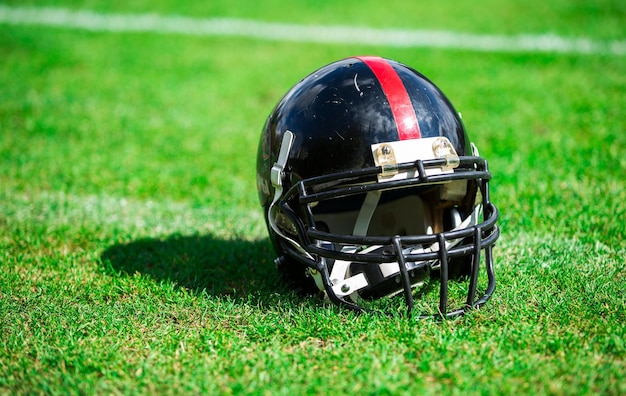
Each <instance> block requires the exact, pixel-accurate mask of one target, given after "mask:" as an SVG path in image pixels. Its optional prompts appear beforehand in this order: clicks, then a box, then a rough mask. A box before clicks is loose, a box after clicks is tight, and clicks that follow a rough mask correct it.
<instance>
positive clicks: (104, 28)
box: [0, 5, 626, 55]
mask: <svg viewBox="0 0 626 396" xmlns="http://www.w3.org/2000/svg"><path fill="white" fill-rule="evenodd" d="M0 23H2V24H12V25H40V26H53V27H60V28H71V29H81V30H89V31H98V32H151V33H160V34H181V35H194V36H224V37H248V38H254V39H262V40H275V41H291V42H307V43H329V44H358V45H371V46H387V47H407V48H408V47H422V48H424V47H431V48H453V49H465V50H471V51H483V52H556V53H573V54H612V55H626V39H625V40H614V41H599V40H594V39H590V38H584V37H580V38H567V37H561V36H558V35H554V34H540V35H538V34H520V35H514V36H502V35H486V34H472V33H459V32H453V31H447V30H399V29H374V28H366V27H352V26H321V25H296V24H285V23H270V22H263V21H254V20H244V19H229V18H208V19H202V18H190V17H181V16H163V15H157V14H108V13H107V14H103V13H97V12H93V11H86V10H83V11H75V10H70V9H66V8H33V7H8V6H4V5H0Z"/></svg>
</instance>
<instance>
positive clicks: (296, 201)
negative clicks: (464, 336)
mask: <svg viewBox="0 0 626 396" xmlns="http://www.w3.org/2000/svg"><path fill="white" fill-rule="evenodd" d="M490 179H491V173H490V172H489V170H488V167H487V161H486V160H485V159H484V158H482V157H480V155H479V153H478V150H477V149H476V147H475V145H473V144H472V143H471V142H470V141H469V139H468V136H467V133H466V131H465V128H464V126H463V123H462V121H461V117H460V114H459V113H457V111H456V110H455V109H454V107H453V106H452V104H451V103H450V101H449V100H448V99H447V98H446V96H445V95H444V94H443V93H442V92H441V90H440V89H439V88H437V86H435V84H434V83H432V82H431V81H430V80H429V79H428V78H426V77H425V76H424V75H422V74H420V73H419V72H417V71H416V70H414V69H412V68H411V67H409V66H406V65H404V64H401V63H399V62H396V61H393V60H389V59H384V58H380V57H375V56H360V57H353V58H346V59H343V60H339V61H337V62H334V63H331V64H329V65H327V66H324V67H322V68H320V69H318V70H317V71H315V72H313V73H311V74H310V75H308V76H307V77H305V78H304V79H302V80H301V81H300V82H299V83H297V84H296V85H295V86H294V87H293V88H291V89H290V90H289V91H288V92H287V93H286V94H285V96H284V97H283V98H282V99H281V100H280V101H279V102H278V104H277V105H276V107H275V108H274V109H273V111H272V112H271V114H270V115H269V117H268V119H267V121H266V123H265V126H264V128H263V132H262V136H261V140H260V144H259V148H258V157H257V187H258V194H259V200H260V203H261V205H262V206H263V209H264V214H265V221H266V224H267V229H268V231H269V237H270V240H271V242H272V244H273V246H274V249H275V251H276V254H277V258H276V260H275V263H276V265H277V266H278V268H279V269H280V270H281V271H282V273H283V274H284V275H285V279H287V280H289V282H290V283H291V284H293V285H295V286H296V287H297V288H298V289H300V290H301V291H304V292H317V293H318V294H320V295H323V296H325V298H327V299H329V300H330V301H332V302H334V303H336V304H339V305H342V306H346V307H348V308H350V309H354V310H358V311H361V310H374V311H381V310H382V311H391V312H396V311H398V308H399V307H402V306H404V304H403V303H401V302H400V303H398V299H400V300H401V301H405V302H406V307H407V310H408V312H409V313H412V312H414V311H415V310H416V308H417V307H416V306H417V305H419V306H420V307H419V311H420V316H438V317H442V316H443V317H452V316H457V315H460V314H463V313H465V312H466V311H467V310H469V309H473V308H477V307H479V306H481V305H482V304H484V303H485V302H486V301H487V300H488V299H489V298H490V297H491V295H492V293H493V291H494V289H495V277H494V269H493V255H492V247H493V245H494V243H495V242H496V240H497V238H498V236H499V230H498V227H497V225H496V221H497V218H498V210H497V209H496V207H495V206H494V205H493V204H492V203H491V201H490V198H489V189H488V183H489V180H490ZM481 268H483V269H482V270H481ZM452 281H454V282H452ZM396 295H397V296H398V297H394V296H396ZM429 295H430V296H431V297H428V296H429ZM387 297H389V298H387ZM379 301H384V302H379ZM390 301H391V302H390ZM401 310H402V311H403V310H404V308H402V309H401Z"/></svg>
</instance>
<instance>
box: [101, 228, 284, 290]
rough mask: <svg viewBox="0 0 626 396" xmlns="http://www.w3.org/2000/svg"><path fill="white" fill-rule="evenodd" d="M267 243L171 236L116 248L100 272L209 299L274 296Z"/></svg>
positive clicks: (274, 277) (273, 270)
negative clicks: (143, 278)
mask: <svg viewBox="0 0 626 396" xmlns="http://www.w3.org/2000/svg"><path fill="white" fill-rule="evenodd" d="M273 257H274V253H273V250H272V247H271V245H270V243H269V241H268V240H267V239H265V240H259V241H248V240H241V239H223V238H219V237H216V236H213V235H192V236H185V235H171V236H169V237H166V238H145V239H139V240H136V241H132V242H128V243H123V244H116V245H113V246H111V247H109V248H108V249H106V250H105V251H104V252H103V253H102V256H101V259H102V263H103V265H104V266H105V269H106V270H107V271H109V272H113V273H116V274H120V275H122V276H124V275H125V276H133V275H134V274H141V275H147V276H149V277H151V278H153V279H154V280H155V281H166V282H173V283H174V284H175V285H176V286H177V287H181V288H186V289H189V290H192V291H195V292H198V293H200V292H206V293H207V294H209V295H214V296H227V295H229V296H237V297H247V296H250V295H252V294H255V295H256V294H257V293H259V292H260V293H263V292H266V293H269V292H275V291H276V287H277V285H278V284H279V281H278V280H279V275H278V273H277V271H276V268H275V266H274V263H273V262H272V259H273Z"/></svg>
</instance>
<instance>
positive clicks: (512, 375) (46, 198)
mask: <svg viewBox="0 0 626 396" xmlns="http://www.w3.org/2000/svg"><path fill="white" fill-rule="evenodd" d="M213 3H214V2H191V3H189V2H177V1H169V0H157V1H135V2H132V4H128V5H123V4H119V5H117V4H115V5H114V4H113V3H112V2H109V1H99V0H92V1H84V2H79V1H69V0H64V1H43V0H42V1H6V0H5V1H3V2H2V3H1V4H0V6H1V7H0V14H2V13H3V12H4V14H5V15H6V14H7V10H15V9H16V7H19V9H22V8H21V7H34V8H35V9H42V8H43V7H57V8H62V9H63V10H69V11H72V10H73V11H78V10H82V11H90V12H92V13H94V14H93V15H101V16H106V15H111V14H115V15H126V16H129V17H132V16H137V15H143V14H154V15H159V16H161V17H163V18H165V20H169V19H167V18H174V17H176V16H185V17H190V18H197V19H198V20H204V19H207V18H214V17H225V18H235V19H237V20H240V19H243V20H246V21H263V22H273V23H290V24H294V25H295V26H300V25H306V26H334V25H342V26H345V27H359V28H363V27H367V28H376V29H404V30H436V31H442V32H453V33H455V34H459V35H460V36H455V37H458V38H459V39H460V37H464V36H463V35H470V34H472V35H480V36H481V37H485V35H489V36H488V37H496V38H497V37H504V38H510V37H518V35H531V40H538V37H543V38H544V39H545V37H548V36H546V35H550V36H549V37H553V38H554V37H556V38H557V39H559V40H564V42H567V43H574V44H573V46H572V48H574V49H573V50H572V49H571V48H570V50H567V51H564V52H563V51H558V50H548V51H540V50H532V49H516V48H508V49H506V48H505V49H502V48H500V49H495V50H485V49H482V50H481V49H477V48H472V46H471V45H470V46H466V48H454V46H453V47H446V48H441V47H437V46H428V45H426V46H404V47H403V46H394V45H392V44H388V45H368V44H367V43H359V42H351V41H350V40H346V41H345V42H336V43H324V42H317V43H315V42H299V41H298V40H297V39H296V38H293V37H285V39H284V40H283V39H281V38H276V39H273V40H267V39H264V38H259V37H255V35H254V34H253V33H246V34H243V35H242V36H236V35H220V34H211V35H208V34H204V35H203V34H200V35H190V34H181V33H171V32H170V33H168V32H159V31H148V32H132V31H128V30H129V29H126V31H124V29H121V30H122V31H108V30H105V29H104V30H103V29H102V28H89V26H93V25H90V23H93V19H92V20H91V22H89V21H87V20H81V21H82V22H84V24H85V25H84V26H83V28H82V29H81V28H76V27H67V26H64V24H63V23H61V24H60V25H59V26H50V25H46V24H41V23H34V22H31V23H16V22H15V21H11V20H8V21H7V20H3V21H0V394H125V395H126V394H266V395H297V394H346V395H347V394H372V395H374V394H393V395H396V394H568V395H569V394H614V395H619V394H626V345H625V340H624V339H625V335H626V294H625V292H624V282H625V281H626V277H625V274H626V266H625V260H626V257H625V256H626V190H625V187H626V182H625V180H626V156H625V155H624V153H625V152H626V55H625V54H624V46H625V45H626V44H624V40H626V24H625V21H626V6H625V5H624V3H623V2H621V1H617V0H615V1H609V0H606V1H596V0H587V1H582V0H581V1H576V2H572V1H564V0H563V1H559V0H549V1H532V2H530V3H529V2H528V1H517V0H515V1H508V2H500V1H488V0H482V1H476V2H467V4H457V2H451V1H432V2H430V1H429V2H423V1H420V2H405V1H391V0H390V1H387V2H385V4H384V5H382V6H381V2H379V1H368V0H360V1H351V0H350V1H344V2H330V1H328V2H326V1H306V2H297V3H296V2H286V1H260V2H249V1H246V0H240V1H239V0H231V1H228V2H226V1H224V2H221V3H223V4H213ZM29 9H30V8H29ZM48 11H49V10H48ZM9 19H10V18H9ZM533 35H534V36H533ZM537 35H542V36H537ZM533 37H534V38H533ZM287 38H289V40H288V39H287ZM568 40H569V41H568ZM577 40H578V41H577ZM557 41H558V40H557ZM589 42H592V43H594V44H593V45H594V46H595V47H594V48H600V49H599V50H594V51H585V50H581V48H582V47H581V46H584V45H583V44H584V43H587V44H588V43H589ZM586 48H588V46H587V47H586ZM620 48H621V50H620ZM611 49H613V50H611ZM362 54H374V55H380V56H384V57H389V58H393V59H396V60H398V61H401V62H403V63H406V64H409V65H411V66H413V67H415V68H416V69H418V70H420V71H421V72H423V73H424V74H426V75H427V76H429V77H430V78H431V79H432V80H433V81H434V82H435V83H436V84H437V85H438V86H439V87H440V88H442V90H443V91H444V92H445V93H446V94H447V95H448V97H449V98H450V99H451V101H452V102H453V103H454V105H455V107H456V108H457V110H459V111H461V112H462V114H463V119H464V122H465V125H466V127H467V129H468V131H469V134H470V137H471V138H472V140H473V141H474V142H475V143H476V144H477V146H478V147H479V149H480V151H481V154H482V155H483V156H485V157H486V158H488V160H489V163H490V169H491V170H492V172H493V174H494V178H493V181H492V183H491V188H492V201H494V203H495V204H496V205H497V206H498V207H499V209H500V212H501V219H500V222H499V223H500V226H501V230H502V236H501V238H500V240H499V243H498V245H497V246H496V248H495V250H494V254H495V260H496V277H497V288H496V293H495V295H494V297H493V298H492V299H491V300H490V301H489V303H488V304H487V305H485V306H484V308H483V309H481V310H479V311H475V312H472V313H471V314H469V315H467V316H465V317H463V318H460V319H458V320H454V321H437V320H422V321H419V320H416V319H411V318H406V317H398V318H389V317H383V316H377V315H357V314H354V313H351V312H347V311H345V310H341V309H338V308H336V307H333V306H328V305H324V304H323V303H322V302H320V301H317V300H309V299H304V298H302V297H301V296H299V295H297V294H294V293H293V292H291V291H290V290H289V289H287V288H286V287H284V286H283V284H282V283H281V282H280V278H279V276H278V274H277V273H276V271H275V269H274V265H273V263H272V260H273V258H274V256H273V252H272V250H271V247H270V244H269V242H268V240H267V237H266V232H265V224H264V222H263V217H262V213H261V208H260V206H259V205H258V203H257V195H256V187H255V161H256V150H257V143H258V139H259V134H260V130H261V128H262V126H263V123H264V121H265V118H266V117H267V115H268V114H269V112H270V111H271V109H272V108H273V106H274V105H275V104H276V102H277V101H278V100H279V99H280V97H281V96H282V95H283V94H284V93H285V92H286V91H287V90H288V89H289V88H290V87H291V86H292V85H293V84H295V83H296V82H297V81H298V80H299V79H300V78H302V77H304V76H305V75H306V74H308V73H309V72H311V71H313V70H315V69H316V68H318V67H320V66H323V65H325V64H327V63H330V62H332V61H335V60H337V59H341V58H344V57H347V56H352V55H362Z"/></svg>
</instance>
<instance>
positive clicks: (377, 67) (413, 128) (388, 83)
mask: <svg viewBox="0 0 626 396" xmlns="http://www.w3.org/2000/svg"><path fill="white" fill-rule="evenodd" d="M357 59H359V60H361V61H362V62H363V63H365V64H366V65H367V66H368V67H369V68H370V69H371V70H372V72H374V75H375V76H376V78H377V79H378V81H379V82H380V85H381V87H382V89H383V92H384V93H385V96H386V97H387V101H388V102H389V107H391V112H392V113H393V118H394V120H395V121H396V127H397V128H398V138H399V139H400V140H408V139H419V138H421V137H422V134H421V132H420V126H419V123H418V122H417V116H416V115H415V109H414V108H413V104H412V103H411V98H409V93H408V92H407V90H406V88H405V87H404V84H403V83H402V80H401V79H400V76H398V73H396V71H395V70H394V69H393V67H392V66H391V65H390V64H389V62H387V61H386V60H385V59H382V58H379V57H376V56H359V57H357Z"/></svg>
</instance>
